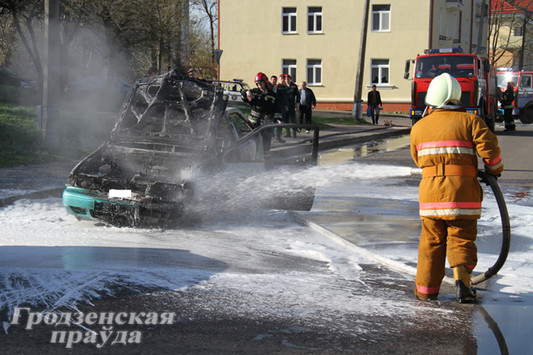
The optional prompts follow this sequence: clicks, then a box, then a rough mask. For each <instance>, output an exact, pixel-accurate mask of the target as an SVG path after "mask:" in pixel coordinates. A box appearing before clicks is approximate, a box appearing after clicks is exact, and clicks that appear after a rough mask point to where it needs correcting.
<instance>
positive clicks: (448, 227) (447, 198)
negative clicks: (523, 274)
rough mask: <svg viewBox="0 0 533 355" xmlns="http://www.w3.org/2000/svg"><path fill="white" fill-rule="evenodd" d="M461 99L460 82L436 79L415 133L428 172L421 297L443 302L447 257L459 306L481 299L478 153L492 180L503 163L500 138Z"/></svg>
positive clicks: (414, 144)
mask: <svg viewBox="0 0 533 355" xmlns="http://www.w3.org/2000/svg"><path fill="white" fill-rule="evenodd" d="M460 98H461V86H460V84H459V82H458V81H457V80H456V79H455V78H453V77H452V76H451V75H449V74H441V75H439V76H437V77H435V78H434V79H433V80H432V81H431V83H430V85H429V88H428V91H427V95H426V104H427V105H429V106H428V108H427V112H428V114H427V115H426V117H424V118H423V119H421V120H420V121H418V123H417V124H416V125H414V126H413V128H412V130H411V155H412V157H413V160H414V161H415V163H416V165H418V167H420V168H422V181H421V182H420V186H419V202H420V206H419V207H420V217H421V223H422V232H421V234H420V243H419V247H418V264H417V273H416V278H415V284H416V285H415V286H416V287H415V295H416V297H417V298H419V299H437V296H438V294H439V288H440V285H441V282H442V279H443V277H444V274H445V262H446V257H447V258H448V262H449V264H450V267H451V268H453V275H454V280H455V286H456V299H457V301H458V302H460V303H472V302H476V300H477V295H476V293H475V290H473V289H472V288H471V287H470V275H471V273H472V270H473V269H474V267H475V266H476V263H477V249H476V245H475V240H476V236H477V220H478V219H479V218H480V215H481V201H482V197H483V196H482V193H483V191H482V189H481V186H480V185H479V182H478V180H477V156H476V153H477V154H478V155H479V156H480V157H481V158H482V159H483V162H484V165H485V170H486V171H487V172H488V173H490V174H492V175H499V174H500V173H501V172H502V170H503V163H502V159H501V154H500V148H499V147H498V139H497V137H496V136H495V135H494V134H493V133H492V132H491V131H490V130H489V128H488V127H487V125H486V124H485V122H484V121H483V120H482V119H481V118H479V117H478V116H475V115H473V114H469V113H466V112H465V110H464V109H463V108H462V107H461V106H460V101H459V100H460Z"/></svg>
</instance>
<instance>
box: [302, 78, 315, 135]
mask: <svg viewBox="0 0 533 355" xmlns="http://www.w3.org/2000/svg"><path fill="white" fill-rule="evenodd" d="M299 95H300V106H299V108H298V111H299V112H300V116H299V120H298V123H300V124H302V123H303V124H313V121H312V114H313V109H314V108H315V107H316V98H315V94H314V93H313V90H311V89H309V88H308V87H307V82H305V81H302V84H301V85H300V91H299ZM307 132H309V130H307Z"/></svg>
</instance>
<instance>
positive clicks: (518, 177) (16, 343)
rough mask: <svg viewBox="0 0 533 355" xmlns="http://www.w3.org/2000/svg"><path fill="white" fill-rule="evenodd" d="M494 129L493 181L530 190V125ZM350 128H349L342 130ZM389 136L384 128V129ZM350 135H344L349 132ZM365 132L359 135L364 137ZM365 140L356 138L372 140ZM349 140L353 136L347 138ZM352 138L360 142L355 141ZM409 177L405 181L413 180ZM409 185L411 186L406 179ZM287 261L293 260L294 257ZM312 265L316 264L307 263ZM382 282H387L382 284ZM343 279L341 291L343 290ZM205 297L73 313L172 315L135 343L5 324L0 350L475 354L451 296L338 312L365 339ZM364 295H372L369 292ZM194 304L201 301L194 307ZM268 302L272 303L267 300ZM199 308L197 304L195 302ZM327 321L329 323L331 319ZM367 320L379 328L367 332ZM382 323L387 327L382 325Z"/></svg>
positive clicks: (139, 300)
mask: <svg viewBox="0 0 533 355" xmlns="http://www.w3.org/2000/svg"><path fill="white" fill-rule="evenodd" d="M380 121H382V122H385V121H390V122H392V124H393V125H394V126H403V127H409V125H410V122H409V120H408V119H406V118H403V117H386V116H384V117H382V118H381V120H380ZM374 128H375V129H377V130H375V131H374V132H373V133H376V132H380V129H381V128H380V127H363V128H362V129H361V130H360V131H359V132H354V133H353V135H354V136H355V135H357V134H359V136H360V135H361V132H362V131H364V132H371V131H372V129H374ZM502 129H503V128H502V127H500V126H498V127H497V135H498V137H499V140H500V145H501V147H502V151H503V157H504V163H505V166H506V171H505V173H504V175H503V176H502V177H501V179H500V183H501V184H509V185H517V186H524V185H528V184H529V185H531V184H532V181H533V160H532V159H529V158H528V157H529V154H530V153H529V151H530V150H531V149H532V148H533V140H531V139H530V138H531V136H533V126H525V125H518V126H517V131H516V132H514V133H512V134H507V133H504V132H502ZM350 130H352V128H350ZM388 132H390V130H389V131H388ZM350 134H352V133H347V135H350ZM365 134H366V133H365ZM372 137H373V136H372V135H368V136H366V137H365V138H364V139H365V140H369V141H370V140H372V139H373V138H372ZM354 139H355V138H354ZM358 139H361V138H360V137H359V138H358ZM359 159H361V160H363V161H365V162H368V163H383V162H387V164H398V165H399V166H413V167H414V164H413V163H412V161H411V159H410V155H409V152H408V149H407V148H402V149H399V150H394V151H377V152H376V153H375V154H369V155H363V156H361V157H360V158H359ZM414 180H415V179H413V181H414ZM413 183H414V182H413ZM294 262H295V263H297V262H298V261H297V260H295V261H294ZM310 267H320V265H318V264H317V265H310ZM363 268H365V279H364V280H361V282H363V283H367V284H369V285H371V286H372V288H373V289H376V290H379V292H385V293H388V292H390V293H393V294H395V295H397V296H398V297H400V298H402V299H403V298H412V289H411V287H412V284H411V281H409V280H407V279H402V277H401V276H400V275H399V274H397V273H396V272H394V271H391V270H388V269H386V268H383V267H379V266H376V265H372V264H368V265H363ZM387 280H389V281H390V280H395V281H394V282H389V281H387ZM349 286H350V283H349V282H347V283H346V284H345V285H342V287H349ZM453 292H454V291H453V289H452V288H451V287H447V286H444V289H443V293H445V294H453ZM211 297H218V298H220V297H228V303H229V304H230V303H231V293H228V294H227V295H220V294H213V293H212V292H210V290H208V289H203V290H202V289H197V290H194V291H192V292H186V291H162V292H150V293H141V294H138V293H128V292H125V293H123V294H122V295H121V296H119V297H116V298H107V299H101V300H98V301H95V302H93V304H87V305H82V306H81V307H80V308H79V310H81V311H86V312H96V313H101V312H116V311H117V310H121V311H124V312H158V313H161V312H168V311H169V310H174V311H177V313H178V317H177V319H175V322H173V323H172V324H168V325H149V326H147V325H145V324H143V325H135V324H133V325H127V326H125V327H122V328H121V329H122V330H123V331H130V332H131V331H135V330H139V331H142V333H143V341H142V342H141V343H140V344H134V345H128V346H123V345H122V344H115V345H114V346H105V347H103V348H101V349H97V348H95V346H94V344H77V346H76V347H75V348H74V349H67V348H65V345H64V344H50V326H49V325H46V324H41V325H39V326H36V327H35V328H34V329H32V330H31V331H27V330H26V329H24V328H20V327H19V328H17V327H12V328H11V329H10V334H9V335H8V336H1V341H2V347H1V348H0V353H5V354H12V353H14V352H22V353H36V352H39V353H50V354H52V353H54V354H59V353H76V354H84V353H87V354H89V353H90V354H92V353H100V352H102V353H113V354H121V353H124V354H126V353H127V354H147V353H156V352H157V353H195V354H197V353H246V354H248V353H272V352H279V353H290V354H308V353H343V352H348V353H361V354H365V353H371V354H374V353H411V354H418V353H419V354H426V353H457V354H459V353H461V354H475V353H477V346H476V340H475V338H474V337H473V335H472V329H471V327H472V324H471V319H472V317H473V314H474V313H475V312H476V311H477V309H476V306H471V305H458V304H456V303H455V302H454V301H453V297H446V296H445V297H444V298H443V299H442V300H441V301H440V302H438V303H430V304H427V303H423V302H422V303H419V306H420V310H421V313H423V312H424V310H426V311H429V312H431V311H432V310H438V311H439V312H444V313H446V314H448V315H449V316H447V317H437V318H431V317H420V318H419V319H418V320H417V317H414V318H409V319H403V318H401V317H394V315H384V316H383V317H384V319H386V321H385V322H384V321H383V320H384V319H379V321H378V319H374V318H372V317H370V318H368V317H365V316H361V315H357V314H352V315H347V316H344V315H339V317H340V318H343V321H344V322H348V323H349V322H353V324H354V325H356V324H366V325H367V326H368V329H369V331H368V334H367V335H366V336H360V334H357V335H349V334H338V333H336V332H335V331H334V330H333V329H334V327H332V328H331V329H328V328H327V327H323V326H308V325H306V324H305V322H304V321H303V320H302V319H298V317H295V318H293V319H286V318H281V319H273V318H269V317H260V316H259V317H252V318H250V317H246V316H235V315H231V314H228V313H227V312H226V311H225V310H224V309H215V308H212V307H209V302H208V300H209V299H210V298H211ZM368 297H372V295H371V294H369V295H368ZM199 300H202V302H199ZM273 302H275V300H273ZM199 303H201V304H202V306H201V307H199V306H198V304H199ZM330 321H331V322H335V321H336V320H335V319H331V320H330ZM373 323H375V324H376V325H378V324H379V326H376V327H372V324H373ZM383 324H387V325H386V326H384V325H383Z"/></svg>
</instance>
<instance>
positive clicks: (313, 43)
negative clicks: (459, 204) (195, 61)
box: [218, 0, 486, 112]
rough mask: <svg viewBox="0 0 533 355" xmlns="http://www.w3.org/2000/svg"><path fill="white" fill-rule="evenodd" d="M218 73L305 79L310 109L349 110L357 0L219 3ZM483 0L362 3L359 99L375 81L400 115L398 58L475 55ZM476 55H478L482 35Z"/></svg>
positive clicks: (403, 94)
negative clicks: (432, 51)
mask: <svg viewBox="0 0 533 355" xmlns="http://www.w3.org/2000/svg"><path fill="white" fill-rule="evenodd" d="M218 2H219V4H218V6H219V35H218V41H219V43H218V48H219V49H220V50H222V51H223V54H222V56H221V58H220V67H219V76H220V79H222V80H232V79H234V78H238V79H243V80H244V81H245V82H247V83H248V84H250V85H251V86H253V85H254V83H253V80H254V76H255V74H257V73H258V72H264V73H265V74H267V75H268V76H269V77H270V76H271V75H279V74H281V73H283V74H285V73H289V74H291V76H292V77H293V81H295V82H297V83H298V84H299V83H300V82H301V81H307V83H308V86H309V87H310V88H311V89H312V90H313V91H314V93H315V95H316V97H317V100H318V108H321V109H334V110H351V109H352V106H353V101H354V92H355V81H356V74H357V70H358V67H359V52H360V43H361V32H362V21H363V18H364V16H363V12H364V7H365V0H329V1H317V0H219V1H218ZM484 2H485V0H385V1H382V0H370V3H369V13H368V27H367V42H366V43H367V46H366V55H365V59H364V72H363V87H362V95H361V99H362V100H363V101H365V102H366V93H367V91H368V90H370V89H371V86H372V84H376V85H377V88H378V90H379V91H380V92H381V96H382V99H383V103H384V111H385V112H407V111H408V108H409V107H410V97H411V82H410V81H409V80H406V79H404V71H405V62H406V60H408V59H414V58H415V57H416V55H417V54H422V53H423V52H424V50H425V49H427V48H449V47H459V46H460V47H462V48H463V50H464V51H465V52H475V51H476V50H477V48H478V47H480V46H478V45H476V44H477V43H479V42H478V41H479V39H478V36H477V33H478V28H479V27H480V26H479V25H480V21H481V23H482V24H485V26H483V31H484V32H486V23H485V21H484V18H483V17H482V16H480V14H481V10H482V9H483V5H482V4H483V3H484ZM479 38H480V39H483V40H482V41H481V42H482V43H483V46H482V47H483V48H482V50H483V52H486V48H485V47H486V35H485V33H483V35H482V36H480V37H479Z"/></svg>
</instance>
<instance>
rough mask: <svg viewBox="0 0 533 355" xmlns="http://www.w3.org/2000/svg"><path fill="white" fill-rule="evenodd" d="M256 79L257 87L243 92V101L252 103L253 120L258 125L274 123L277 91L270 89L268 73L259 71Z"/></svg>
mask: <svg viewBox="0 0 533 355" xmlns="http://www.w3.org/2000/svg"><path fill="white" fill-rule="evenodd" d="M254 81H255V84H256V86H257V87H256V88H254V89H251V90H248V91H244V90H243V91H242V92H241V96H242V99H243V101H244V102H247V103H248V104H249V105H250V108H251V111H250V114H251V116H252V117H251V121H252V123H254V124H255V125H257V126H260V125H261V124H265V123H272V119H273V118H274V113H275V112H276V93H274V91H272V90H271V89H270V83H269V81H268V77H267V76H266V74H264V73H257V75H256V76H255V79H254Z"/></svg>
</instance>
